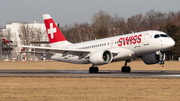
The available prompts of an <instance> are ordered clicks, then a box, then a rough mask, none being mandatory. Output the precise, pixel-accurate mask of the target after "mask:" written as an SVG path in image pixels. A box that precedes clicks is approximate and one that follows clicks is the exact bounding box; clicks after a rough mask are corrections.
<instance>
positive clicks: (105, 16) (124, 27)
mask: <svg viewBox="0 0 180 101" xmlns="http://www.w3.org/2000/svg"><path fill="white" fill-rule="evenodd" d="M91 21H92V23H87V22H84V23H74V24H67V25H65V26H62V27H60V28H59V29H60V30H61V32H62V33H63V35H64V36H65V38H66V39H67V40H68V41H70V42H72V43H77V42H82V41H89V40H94V39H100V38H106V37H112V36H117V35H123V34H128V33H132V32H139V31H145V30H159V31H163V32H166V33H167V34H169V35H170V36H171V37H172V38H173V39H174V40H175V42H176V45H175V47H174V48H172V49H171V50H169V51H167V52H166V56H167V60H170V59H171V60H172V59H177V58H178V57H179V56H180V49H179V44H180V42H179V38H180V11H178V12H173V11H169V12H160V11H155V10H150V11H148V12H146V13H145V14H144V15H143V14H136V15H132V16H131V17H129V18H124V17H120V16H119V15H118V14H114V15H113V16H111V15H110V14H109V13H108V12H105V11H103V10H100V11H99V12H97V13H94V14H93V16H92V18H91ZM18 32H19V37H20V40H21V44H23V45H30V44H32V43H31V42H35V41H37V43H36V42H35V44H34V45H38V46H40V44H41V43H38V42H40V41H48V40H47V34H45V31H42V30H41V29H40V28H33V27H30V26H29V25H28V24H22V26H20V28H19V29H18ZM3 35H6V37H7V38H8V39H10V36H13V33H11V31H10V30H9V29H8V30H7V31H6V32H5V33H4V34H3ZM14 37H15V36H14ZM45 37H46V38H45ZM43 38H45V39H43Z"/></svg>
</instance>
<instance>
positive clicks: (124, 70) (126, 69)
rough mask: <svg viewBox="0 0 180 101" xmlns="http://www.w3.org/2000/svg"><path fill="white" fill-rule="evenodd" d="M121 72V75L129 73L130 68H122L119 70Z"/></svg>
mask: <svg viewBox="0 0 180 101" xmlns="http://www.w3.org/2000/svg"><path fill="white" fill-rule="evenodd" d="M121 71H122V72H123V73H130V72H131V67H129V66H123V67H122V68H121Z"/></svg>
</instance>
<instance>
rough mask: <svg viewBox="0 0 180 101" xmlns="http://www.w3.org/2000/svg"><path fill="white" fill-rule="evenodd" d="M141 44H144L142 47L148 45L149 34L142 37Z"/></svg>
mask: <svg viewBox="0 0 180 101" xmlns="http://www.w3.org/2000/svg"><path fill="white" fill-rule="evenodd" d="M143 43H144V46H146V45H149V34H145V35H144V41H143Z"/></svg>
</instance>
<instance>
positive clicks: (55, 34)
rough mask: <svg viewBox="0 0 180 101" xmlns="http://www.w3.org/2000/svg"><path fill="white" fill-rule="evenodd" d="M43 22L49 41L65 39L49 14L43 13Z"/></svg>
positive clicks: (54, 41)
mask: <svg viewBox="0 0 180 101" xmlns="http://www.w3.org/2000/svg"><path fill="white" fill-rule="evenodd" d="M43 19H44V23H45V26H46V31H47V34H48V38H49V42H50V43H56V42H60V41H66V39H65V38H64V36H63V34H62V33H61V31H60V30H59V28H58V27H57V26H56V24H55V23H54V21H53V19H52V18H51V16H50V15H49V14H44V15H43Z"/></svg>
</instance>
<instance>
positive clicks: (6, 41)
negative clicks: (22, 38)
mask: <svg viewBox="0 0 180 101" xmlns="http://www.w3.org/2000/svg"><path fill="white" fill-rule="evenodd" d="M2 40H3V41H4V42H5V43H10V42H9V41H8V40H6V39H2Z"/></svg>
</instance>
